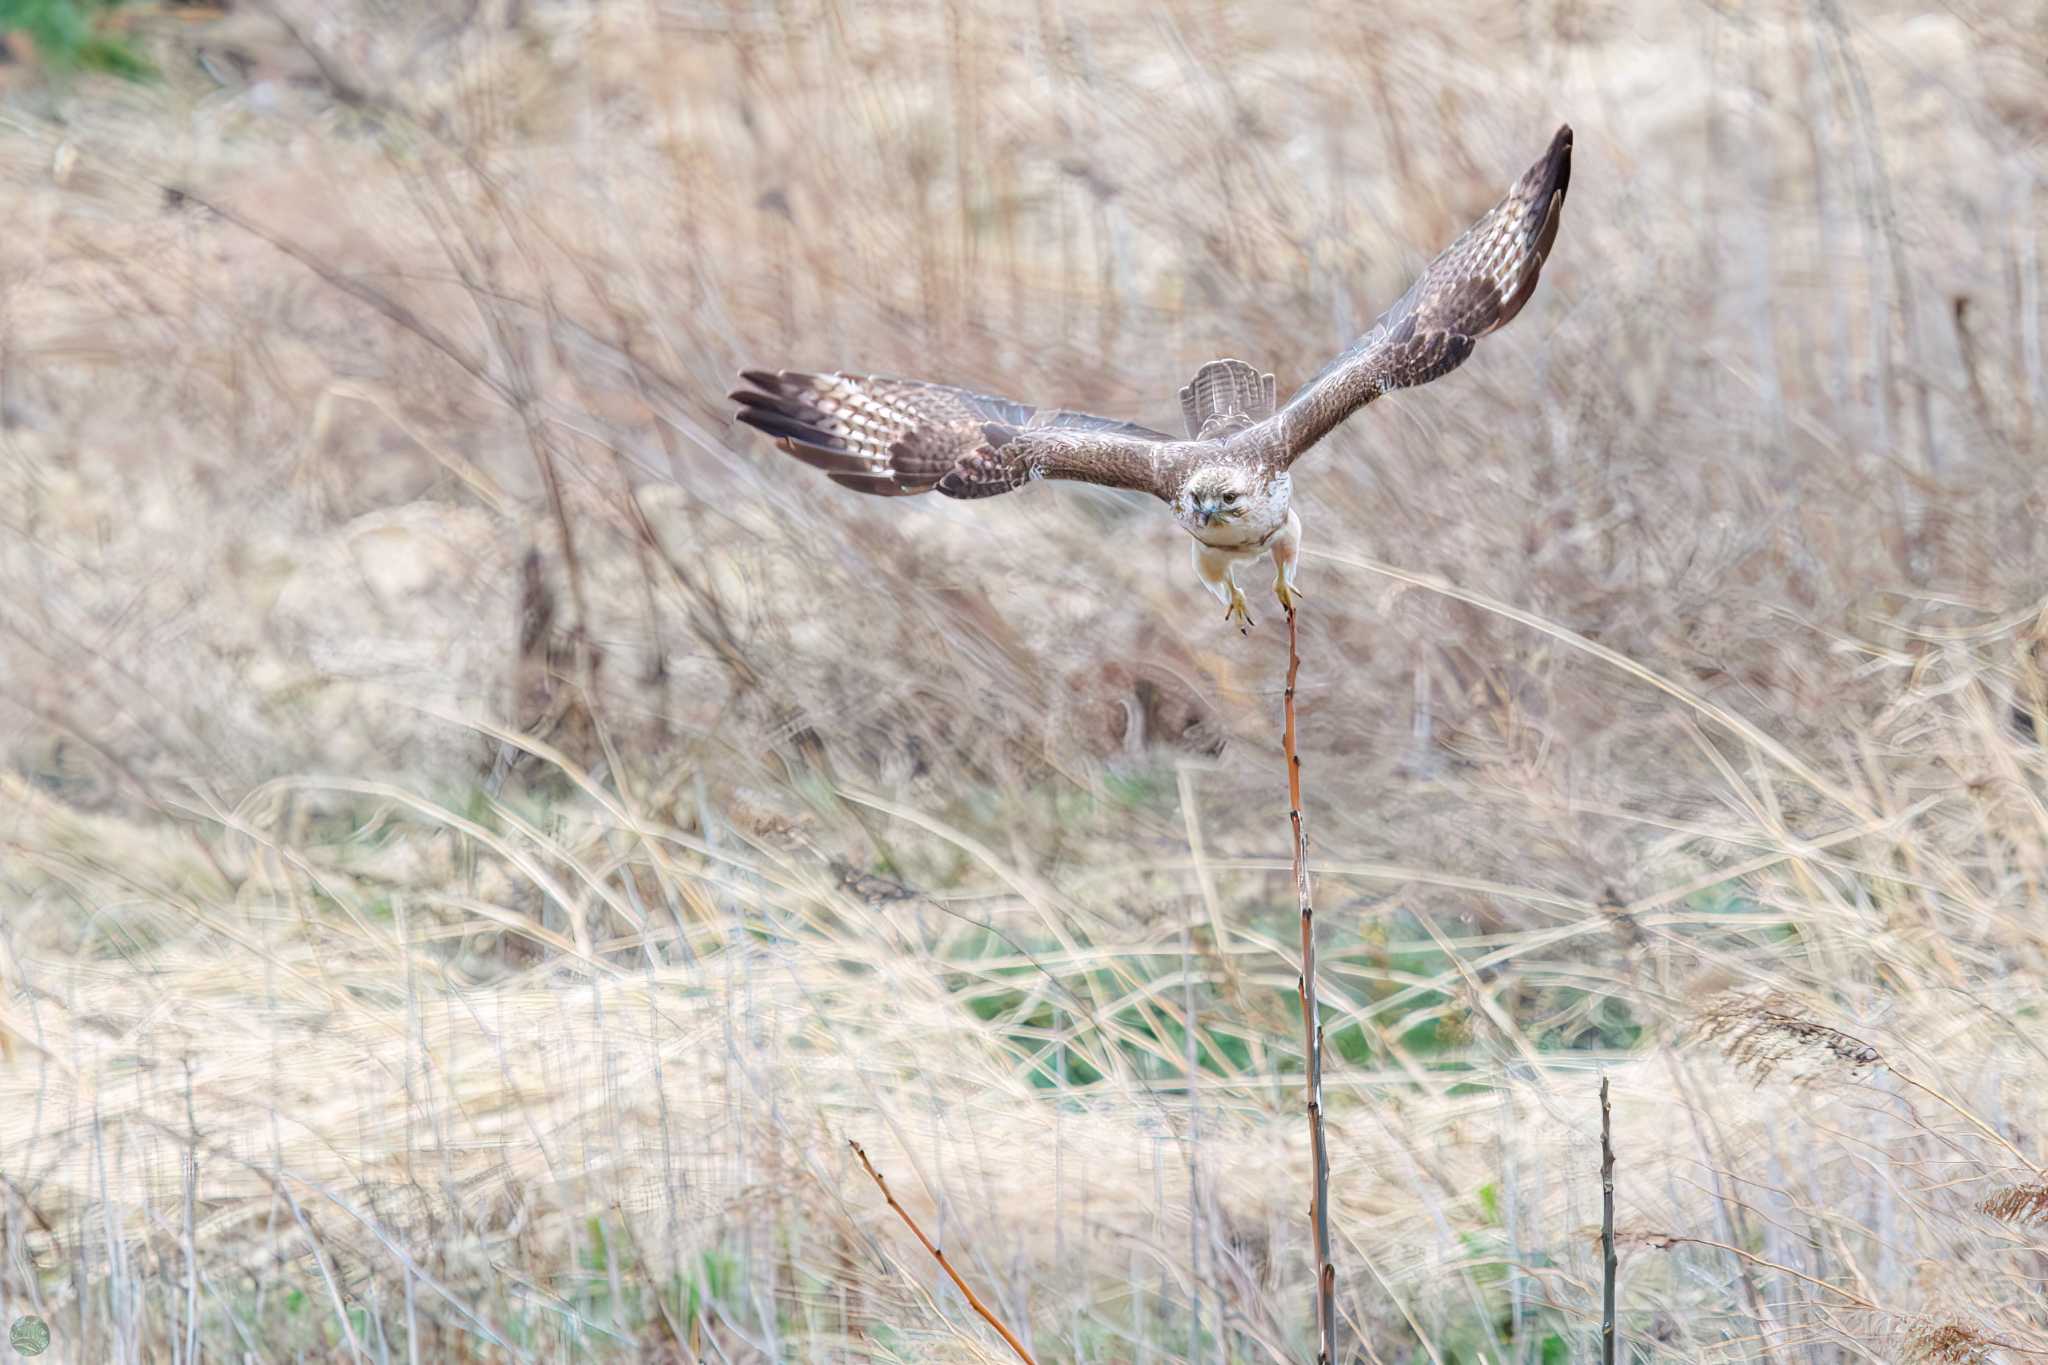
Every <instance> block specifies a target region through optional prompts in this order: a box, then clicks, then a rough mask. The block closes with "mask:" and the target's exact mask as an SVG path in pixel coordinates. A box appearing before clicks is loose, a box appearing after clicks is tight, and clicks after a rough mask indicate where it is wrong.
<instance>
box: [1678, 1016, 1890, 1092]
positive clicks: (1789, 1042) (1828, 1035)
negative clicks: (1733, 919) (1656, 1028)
mask: <svg viewBox="0 0 2048 1365" xmlns="http://www.w3.org/2000/svg"><path fill="white" fill-rule="evenodd" d="M1697 1031H1698V1036H1699V1037H1700V1038H1701V1039H1702V1040H1704V1041H1706V1042H1711V1043H1717V1044H1719V1045H1720V1048H1721V1051H1722V1053H1723V1054H1724V1055H1725V1056H1726V1057H1727V1058H1728V1060H1729V1061H1731V1062H1733V1063H1734V1064H1735V1065H1736V1066H1737V1067H1739V1068H1741V1069H1742V1070H1745V1071H1747V1072H1749V1073H1750V1074H1751V1075H1753V1076H1755V1077H1756V1079H1757V1080H1758V1081H1762V1080H1763V1079H1764V1078H1765V1077H1767V1076H1769V1075H1771V1074H1772V1073H1773V1072H1775V1071H1777V1070H1778V1069H1779V1068H1780V1067H1781V1066H1782V1067H1786V1068H1787V1069H1788V1070H1791V1071H1793V1072H1795V1075H1794V1076H1793V1079H1795V1080H1800V1081H1807V1080H1812V1079H1814V1078H1815V1077H1816V1076H1819V1075H1822V1074H1826V1073H1828V1072H1830V1071H1841V1070H1845V1069H1846V1070H1848V1071H1851V1072H1853V1071H1856V1070H1859V1069H1861V1068H1864V1067H1874V1066H1882V1065H1883V1064H1884V1054H1883V1053H1882V1052H1880V1051H1879V1050H1878V1049H1877V1047H1876V1046H1875V1045H1873V1044H1871V1043H1866V1042H1864V1041H1863V1040H1862V1039H1861V1038H1858V1037H1855V1036H1854V1035H1852V1034H1847V1033H1844V1032H1842V1031H1841V1030H1840V1029H1838V1028H1831V1027H1829V1026H1828V1025H1826V1024H1823V1023H1820V1022H1818V1021H1816V1020H1813V1019H1808V1018H1806V1017H1805V1016H1804V1015H1803V1014H1801V1013H1799V1012H1798V1008H1797V1006H1796V1004H1795V1003H1794V1002H1792V1001H1789V1000H1786V999H1784V998H1782V997H1777V996H1741V995H1732V996H1724V997H1722V998H1721V999H1719V1000H1716V1001H1714V1002H1713V1003H1712V1004H1710V1005H1708V1006H1707V1008H1706V1009H1705V1010H1704V1011H1702V1012H1701V1014H1700V1017H1699V1021H1698V1025H1697Z"/></svg>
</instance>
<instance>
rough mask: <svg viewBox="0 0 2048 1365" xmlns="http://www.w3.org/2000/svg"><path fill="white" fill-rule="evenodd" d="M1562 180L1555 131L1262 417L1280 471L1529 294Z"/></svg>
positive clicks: (1424, 377) (1425, 374)
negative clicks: (1373, 315)
mask: <svg viewBox="0 0 2048 1365" xmlns="http://www.w3.org/2000/svg"><path fill="white" fill-rule="evenodd" d="M1571 175H1572V130H1571V129H1570V128H1569V127H1564V128H1559V129H1558V130H1557V136H1556V137H1554V138H1552V139H1551V143H1550V150H1549V151H1547V152H1545V153H1544V154H1543V157H1542V159H1541V160H1539V161H1538V162H1536V164H1535V165H1533V166H1531V167H1530V168H1529V169H1528V170H1527V171H1525V172H1523V173H1522V176H1521V178H1520V179H1519V180H1517V181H1515V183H1514V185H1513V187H1512V188H1510V189H1509V190H1508V192H1507V196H1506V197H1505V198H1503V199H1502V200H1501V201H1500V203H1498V204H1496V205H1494V207H1493V210H1492V211H1491V212H1490V213H1488V214H1487V215H1486V216H1485V217H1483V218H1481V219H1480V220H1479V221H1478V222H1476V223H1474V224H1473V225H1472V226H1471V227H1469V228H1467V229H1466V230H1465V232H1464V234H1463V235H1462V236H1460V237H1459V238H1458V240H1457V241H1455V242H1453V243H1451V244H1450V246H1448V247H1446V248H1445V249H1444V251H1443V254H1442V255H1440V256H1438V257H1437V258H1436V259H1435V260H1434V261H1431V262H1430V263H1429V268H1428V269H1426V270H1424V271H1423V272H1422V274H1421V276H1420V277H1419V278H1418V279H1417V280H1416V281H1415V283H1414V284H1412V285H1410V286H1409V287H1408V292H1407V293H1405V294H1403V295H1402V296H1401V298H1400V301H1399V302H1397V303H1395V305H1394V306H1393V307H1392V308H1389V309H1388V310H1387V311H1386V312H1385V313H1382V314H1381V315H1380V318H1379V320H1378V321H1377V322H1375V323H1374V324H1373V326H1372V330H1371V331H1369V332H1367V333H1366V334H1365V335H1364V336H1362V337H1360V338H1359V339H1358V340H1357V341H1356V342H1354V343H1352V345H1351V347H1350V348H1349V349H1348V350H1346V351H1345V352H1344V353H1343V354H1342V355H1340V356H1338V357H1337V358H1336V359H1335V360H1333V361H1331V362H1330V363H1329V364H1328V365H1326V366H1325V367H1324V368H1323V372H1322V373H1321V374H1319V375H1317V376H1316V377H1315V378H1314V379H1311V380H1310V381H1309V382H1308V383H1306V384H1304V385H1302V386H1301V389H1300V391H1298V392H1297V393H1296V394H1295V395H1294V396H1293V397H1292V398H1290V399H1288V400H1287V406H1286V407H1284V408H1282V409H1281V410H1280V412H1279V414H1278V415H1277V416H1275V417H1273V418H1271V419H1270V420H1271V421H1273V422H1277V423H1278V424H1279V428H1280V443H1279V444H1280V447H1281V449H1282V451H1283V452H1284V456H1283V458H1284V459H1285V460H1286V461H1287V462H1288V463H1289V464H1292V463H1293V462H1294V461H1295V460H1297V459H1299V458H1301V456H1302V455H1304V454H1306V453H1307V452H1308V449H1309V447H1311V446H1313V445H1314V444H1315V443H1316V442H1317V441H1320V440H1322V439H1323V437H1325V436H1327V435H1328V434H1329V433H1330V430H1331V428H1333V427H1335V426H1336V425H1337V424H1338V423H1339V422H1342V421H1343V420H1344V419H1345V418H1346V417H1349V416H1350V415H1351V414H1352V413H1354V412H1356V411H1358V409H1359V408H1361V407H1364V406H1365V405H1366V404H1367V403H1370V402H1371V401H1372V400H1373V399H1375V398H1378V397H1379V396H1380V395H1381V394H1384V393H1390V392H1392V391H1393V390H1395V389H1406V388H1413V387H1414V386H1415V385H1417V384H1427V383H1428V382H1429V381H1430V380H1432V379H1437V378H1440V377H1442V376H1443V375H1447V374H1449V373H1450V372H1451V371H1452V370H1455V369H1457V368H1458V366H1460V365H1462V364H1464V363H1465V357H1466V356H1469V355H1471V354H1472V348H1473V346H1474V345H1476V344H1477V343H1478V340H1479V338H1480V337H1483V336H1485V335H1486V334H1487V333H1488V332H1491V331H1495V330H1497V329H1499V328H1501V327H1505V326H1506V325H1507V324H1508V323H1509V322H1510V321H1512V320H1513V319H1514V316H1515V314H1516V313H1519V312H1520V311H1521V310H1522V305H1523V304H1525V303H1527V302H1528V301H1529V296H1530V295H1531V294H1533V293H1535V292H1536V277H1537V274H1538V273H1539V272H1540V271H1541V270H1542V269H1543V262H1544V260H1545V259H1546V258H1547V257H1548V256H1549V255H1550V247H1551V243H1552V242H1554V241H1556V239H1557V224H1558V218H1559V215H1560V214H1561V213H1562V212H1563V209H1564V193H1565V189H1566V187H1567V186H1568V185H1569V184H1570V183H1571Z"/></svg>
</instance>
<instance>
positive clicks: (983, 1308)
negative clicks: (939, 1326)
mask: <svg viewBox="0 0 2048 1365" xmlns="http://www.w3.org/2000/svg"><path fill="white" fill-rule="evenodd" d="M846 1145H847V1146H849V1147H851V1148H853V1154H854V1155H855V1156H857V1157H859V1158H860V1164H861V1165H862V1166H864V1167H866V1168H867V1173H868V1178H869V1179H870V1180H872V1181H874V1182H875V1188H876V1189H878V1190H880V1191H881V1192H882V1198H884V1199H886V1200H888V1201H889V1207H890V1208H892V1209H894V1210H896V1216H897V1217H898V1218H901V1219H902V1220H903V1222H904V1224H905V1225H906V1226H908V1227H909V1229H910V1230H911V1231H912V1232H914V1233H916V1234H917V1240H918V1241H920V1242H923V1243H924V1249H925V1250H926V1251H929V1252H930V1253H931V1254H932V1259H933V1260H935V1261H937V1262H938V1263H939V1269H941V1270H943V1271H945V1272H946V1275H947V1276H948V1277H949V1278H950V1279H951V1280H952V1281H953V1284H954V1285H955V1286H956V1287H957V1288H958V1289H959V1290H960V1292H961V1294H963V1295H965V1296H966V1299H967V1306H968V1307H969V1308H972V1309H973V1310H974V1311H975V1312H977V1313H979V1314H981V1319H982V1321H983V1322H986V1323H987V1324H988V1325H989V1326H991V1327H993V1328H995V1329H996V1335H998V1336H1000V1337H1001V1338H1002V1339H1003V1340H1004V1341H1007V1342H1009V1343H1010V1349H1011V1350H1013V1351H1015V1352H1016V1353H1017V1358H1018V1359H1019V1360H1021V1361H1023V1362H1024V1365H1038V1362H1037V1361H1035V1360H1033V1359H1032V1358H1031V1352H1029V1351H1027V1350H1025V1349H1024V1343H1023V1342H1021V1341H1019V1340H1017V1337H1016V1334H1015V1333H1013V1332H1012V1331H1011V1330H1010V1329H1009V1328H1007V1327H1005V1326H1003V1320H1002V1319H1001V1318H999V1317H997V1316H996V1315H995V1314H994V1313H992V1312H990V1311H989V1307H988V1305H987V1304H985V1303H983V1302H982V1301H981V1300H980V1299H979V1298H977V1297H976V1296H975V1293H974V1291H973V1290H972V1289H969V1288H968V1287H967V1281H965V1280H963V1279H961V1278H960V1272H959V1271H957V1270H955V1269H953V1263H952V1262H951V1261H949V1260H947V1259H946V1253H945V1252H943V1251H941V1250H939V1249H938V1248H937V1247H935V1246H933V1245H932V1239H931V1238H929V1237H927V1236H925V1235H924V1229H923V1228H921V1227H919V1226H918V1225H917V1220H916V1219H915V1218H912V1217H911V1216H910V1210H908V1209H906V1208H904V1207H903V1206H902V1205H901V1204H899V1203H897V1202H896V1196H895V1195H893V1194H891V1193H889V1182H888V1181H886V1180H884V1179H882V1173H881V1172H880V1171H878V1170H876V1169H875V1163H874V1162H872V1161H869V1160H868V1154H867V1153H866V1152H864V1151H862V1150H861V1146H860V1144H859V1143H858V1142H855V1141H854V1140H853V1139H851V1138H848V1139H847V1141H846Z"/></svg>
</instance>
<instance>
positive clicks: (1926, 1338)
mask: <svg viewBox="0 0 2048 1365" xmlns="http://www.w3.org/2000/svg"><path fill="white" fill-rule="evenodd" d="M1990 1351H1991V1340H1990V1338H1988V1337H1986V1336H1985V1335H1984V1334H1983V1333H1981V1332H1975V1331H1972V1330H1971V1329H1969V1328H1968V1327H1965V1326H1963V1325H1962V1324H1961V1323H1959V1322H1922V1323H1916V1324H1915V1325H1914V1326H1912V1327H1911V1328H1909V1329H1908V1330H1907V1332H1906V1359H1908V1360H1910V1361H1915V1362H1918V1365H1979V1362H1981V1361H1986V1360H1989V1359H1990Z"/></svg>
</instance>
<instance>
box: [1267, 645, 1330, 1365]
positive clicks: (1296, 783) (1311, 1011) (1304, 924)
mask: <svg viewBox="0 0 2048 1365" xmlns="http://www.w3.org/2000/svg"><path fill="white" fill-rule="evenodd" d="M1300 674H1301V644H1300V637H1299V634H1298V633H1297V629H1296V622H1295V615H1294V609H1293V608H1292V607H1289V608H1288V609H1287V692H1286V694H1285V698H1284V706H1285V714H1286V726H1285V728H1284V729H1283V730H1282V731H1281V736H1280V747H1281V750H1282V752H1283V753H1285V755H1286V757H1287V818H1288V820H1289V822H1290V823H1291V824H1292V826H1293V830H1294V894H1295V898H1296V899H1297V900H1298V901H1299V902H1300V904H1301V976H1300V978H1299V989H1300V992H1301V1028H1302V1033H1303V1035H1304V1044H1303V1045H1304V1048H1305V1052H1304V1056H1305V1065H1306V1067H1307V1070H1308V1145H1309V1160H1310V1161H1311V1162H1312V1163H1313V1167H1314V1176H1313V1178H1314V1189H1313V1190H1312V1191H1311V1193H1310V1198H1309V1206H1308V1208H1309V1220H1310V1222H1311V1223H1312V1224H1313V1225H1314V1228H1315V1250H1316V1330H1317V1331H1318V1333H1319V1334H1320V1335H1321V1338H1322V1349H1321V1350H1320V1351H1319V1352H1318V1353H1317V1355H1316V1359H1317V1361H1318V1362H1320V1365H1332V1362H1334V1361H1335V1360H1336V1359H1337V1267H1336V1266H1335V1265H1334V1264H1333V1263H1332V1262H1331V1260H1330V1148H1329V1145H1328V1143H1326V1142H1325V1141H1324V1138H1323V1011H1322V1005H1321V1003H1320V1002H1319V1001H1318V1000H1317V998H1316V911H1315V906H1314V904H1313V903H1312V902H1311V901H1310V900H1309V894H1308V831H1307V829H1306V828H1305V827H1304V826H1303V824H1302V816H1301V755H1300V754H1299V753H1297V752H1296V751H1295V747H1294V683H1295V679H1296V678H1297V677H1299V676H1300Z"/></svg>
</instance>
